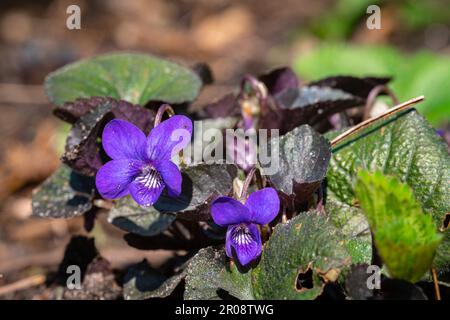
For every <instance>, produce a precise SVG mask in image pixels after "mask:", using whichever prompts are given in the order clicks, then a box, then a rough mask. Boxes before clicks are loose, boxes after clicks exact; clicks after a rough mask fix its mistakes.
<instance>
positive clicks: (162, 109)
mask: <svg viewBox="0 0 450 320" xmlns="http://www.w3.org/2000/svg"><path fill="white" fill-rule="evenodd" d="M165 112H167V114H168V115H169V117H171V116H174V115H175V111H173V109H172V107H171V106H170V105H169V104H167V103H164V104H163V105H161V106H160V107H159V108H158V112H157V113H156V116H155V122H154V125H153V127H156V126H157V125H158V124H160V123H161V120H162V117H163V116H164V113H165Z"/></svg>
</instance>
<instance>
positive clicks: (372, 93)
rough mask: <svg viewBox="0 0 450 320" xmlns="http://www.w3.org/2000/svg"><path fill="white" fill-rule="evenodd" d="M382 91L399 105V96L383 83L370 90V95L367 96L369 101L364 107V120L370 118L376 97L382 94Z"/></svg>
mask: <svg viewBox="0 0 450 320" xmlns="http://www.w3.org/2000/svg"><path fill="white" fill-rule="evenodd" d="M380 93H385V94H387V95H388V96H389V97H391V99H392V102H394V105H398V104H399V103H400V102H399V101H398V98H397V96H396V95H395V93H394V92H393V91H392V90H391V89H389V88H388V87H387V86H385V85H382V84H381V85H378V86H376V87H374V88H373V89H372V90H371V91H370V93H369V96H368V97H367V103H366V106H365V108H364V116H363V120H366V119H369V117H370V111H372V108H373V106H374V105H375V99H376V98H377V97H378V96H379V95H380Z"/></svg>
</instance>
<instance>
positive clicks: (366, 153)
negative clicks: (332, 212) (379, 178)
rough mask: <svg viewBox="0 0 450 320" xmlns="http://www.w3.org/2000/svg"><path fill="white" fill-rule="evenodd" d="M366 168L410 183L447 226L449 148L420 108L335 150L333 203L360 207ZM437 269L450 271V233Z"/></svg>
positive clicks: (376, 126) (330, 193)
mask: <svg viewBox="0 0 450 320" xmlns="http://www.w3.org/2000/svg"><path fill="white" fill-rule="evenodd" d="M360 170H368V171H371V172H374V171H377V170H378V171H381V172H382V173H383V174H387V175H393V176H395V177H397V178H399V179H400V181H402V182H405V183H406V184H408V185H409V186H410V187H411V189H412V190H413V193H414V196H415V198H416V199H417V200H418V201H419V202H420V203H421V206H422V208H423V210H424V211H425V212H427V213H430V214H431V215H432V216H433V218H434V221H435V223H436V225H438V226H439V227H442V226H443V224H444V219H445V215H446V213H447V212H450V196H449V195H450V184H449V183H448V182H449V181H450V156H449V153H448V150H447V145H446V144H445V142H444V141H443V140H442V138H441V137H439V136H438V135H437V134H436V132H435V130H434V129H433V128H432V127H431V126H430V125H429V124H428V123H427V122H426V120H425V119H424V118H423V117H422V116H421V115H420V114H418V113H417V112H416V111H415V110H412V109H410V110H408V111H406V112H402V113H400V114H397V115H395V116H393V117H391V118H389V119H387V120H380V121H377V122H376V123H374V124H373V125H372V126H370V127H369V128H367V129H366V130H364V131H363V132H361V133H360V134H358V135H355V136H351V137H349V138H348V139H346V140H345V141H343V142H342V143H340V144H339V145H338V146H336V147H335V149H334V150H333V156H332V158H331V161H330V166H329V169H328V174H327V181H328V199H327V200H328V202H330V200H331V201H337V202H339V203H341V204H346V205H347V206H352V207H354V206H355V204H356V196H355V191H354V186H355V183H356V180H357V173H358V172H359V171H360ZM444 237H445V239H444V241H443V242H442V243H441V245H440V247H439V248H438V251H437V254H436V258H435V261H434V263H435V265H436V266H437V267H438V268H439V269H440V270H441V271H442V272H448V271H450V232H448V230H447V231H446V232H445V234H444Z"/></svg>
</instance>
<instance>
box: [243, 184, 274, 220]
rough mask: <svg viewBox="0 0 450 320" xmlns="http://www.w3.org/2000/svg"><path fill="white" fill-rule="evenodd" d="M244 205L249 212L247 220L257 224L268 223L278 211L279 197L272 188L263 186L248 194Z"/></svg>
mask: <svg viewBox="0 0 450 320" xmlns="http://www.w3.org/2000/svg"><path fill="white" fill-rule="evenodd" d="M245 206H246V207H247V208H248V209H249V211H250V212H251V218H250V220H249V221H251V222H254V223H257V224H261V225H264V224H268V223H269V222H271V221H272V220H273V219H275V217H276V216H277V214H278V211H280V199H279V197H278V194H277V191H276V190H275V189H274V188H264V189H261V190H258V191H255V192H253V193H251V194H250V196H249V197H248V199H247V201H246V202H245Z"/></svg>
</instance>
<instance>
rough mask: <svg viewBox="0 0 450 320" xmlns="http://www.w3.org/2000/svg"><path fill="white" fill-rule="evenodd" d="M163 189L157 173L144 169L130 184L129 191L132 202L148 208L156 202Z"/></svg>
mask: <svg viewBox="0 0 450 320" xmlns="http://www.w3.org/2000/svg"><path fill="white" fill-rule="evenodd" d="M164 187H165V184H164V181H163V179H162V177H161V175H160V174H159V172H158V171H157V170H156V169H154V168H151V169H150V168H149V169H144V170H143V171H142V172H141V173H140V174H139V175H138V176H137V177H136V178H135V179H134V181H133V182H131V183H130V186H129V189H130V194H131V197H133V199H134V201H136V202H137V203H138V204H139V205H141V206H144V207H150V206H152V205H153V204H154V203H155V202H156V201H157V200H158V198H159V196H160V195H161V192H162V191H163V189H164Z"/></svg>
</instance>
